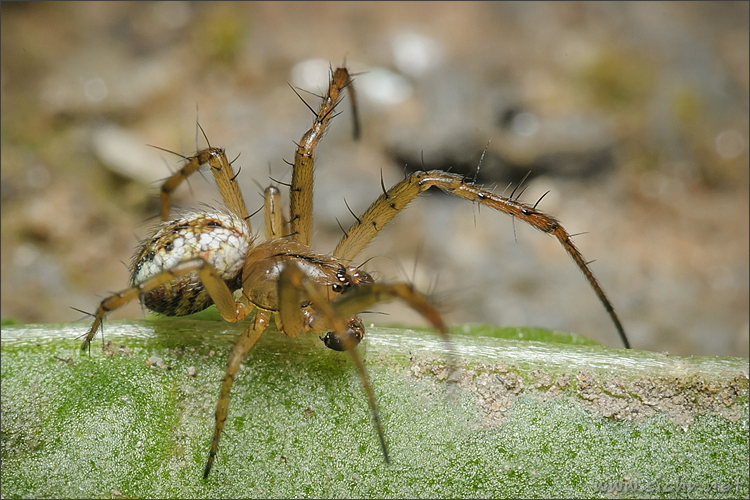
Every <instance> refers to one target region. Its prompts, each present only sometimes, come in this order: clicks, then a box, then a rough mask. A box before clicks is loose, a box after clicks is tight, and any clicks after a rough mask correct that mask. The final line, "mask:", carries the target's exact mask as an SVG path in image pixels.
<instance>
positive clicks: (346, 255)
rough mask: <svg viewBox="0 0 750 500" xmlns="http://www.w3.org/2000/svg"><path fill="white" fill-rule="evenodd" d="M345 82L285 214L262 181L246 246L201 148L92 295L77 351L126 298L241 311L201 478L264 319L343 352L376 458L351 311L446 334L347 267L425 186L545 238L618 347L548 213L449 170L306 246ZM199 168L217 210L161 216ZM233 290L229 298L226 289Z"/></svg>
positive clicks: (331, 93) (244, 222)
mask: <svg viewBox="0 0 750 500" xmlns="http://www.w3.org/2000/svg"><path fill="white" fill-rule="evenodd" d="M345 88H349V90H350V96H351V101H352V105H353V109H355V110H356V108H355V107H354V104H355V102H356V101H355V99H354V93H353V89H352V87H351V78H350V76H349V73H348V71H347V70H346V68H338V69H337V70H336V71H335V72H333V74H332V76H331V82H330V85H329V88H328V92H327V94H326V95H325V96H324V97H323V99H322V104H321V106H320V109H319V111H318V112H317V113H316V114H315V120H314V122H313V125H312V127H311V128H310V129H309V130H308V131H307V133H306V134H305V135H304V136H303V137H302V140H301V141H300V143H299V145H298V147H297V151H296V154H295V160H294V166H293V170H292V183H291V186H290V209H289V217H288V219H285V218H284V216H283V215H282V213H281V211H280V208H279V206H280V203H279V201H280V193H279V190H278V188H276V187H274V186H271V187H269V188H267V189H266V191H265V204H264V218H265V236H266V241H264V242H260V243H258V242H256V241H255V239H254V237H253V236H252V234H253V233H252V231H251V228H250V222H249V219H250V217H249V216H248V212H247V208H246V206H245V202H244V200H243V198H242V193H241V192H240V190H239V187H238V185H237V182H236V175H235V173H234V171H233V169H232V166H231V164H230V163H229V162H228V161H227V158H226V155H225V153H224V150H223V149H220V148H214V147H210V146H209V147H208V148H206V149H204V150H201V151H198V152H197V153H196V154H195V155H193V156H191V157H188V158H185V164H184V165H183V167H182V168H181V169H180V171H179V172H177V173H175V174H174V175H172V176H171V177H169V178H168V179H167V180H166V181H165V182H164V183H163V184H162V188H161V194H162V206H161V209H162V219H163V220H164V221H165V222H163V223H162V225H161V226H160V227H158V228H157V230H156V231H155V232H154V234H153V235H152V236H151V237H150V238H147V239H146V240H144V241H143V242H142V244H141V246H140V248H139V250H138V251H137V252H136V256H135V258H134V261H133V265H132V274H131V286H130V287H129V288H127V289H125V290H123V291H121V292H119V293H117V294H114V295H112V296H110V297H107V298H105V299H104V300H102V301H101V303H100V304H99V307H98V308H97V311H96V314H95V318H94V322H93V324H92V325H91V328H90V329H89V331H88V333H87V334H86V338H85V340H84V342H83V346H82V349H84V350H85V349H88V348H89V346H90V343H91V340H92V338H93V337H94V335H95V334H96V332H97V331H98V330H99V328H100V327H101V324H102V321H103V319H104V317H105V316H106V314H107V313H108V312H109V311H112V310H113V309H116V308H118V307H120V306H122V305H124V304H125V303H127V302H129V301H131V300H134V299H138V298H140V299H141V300H142V301H143V304H144V305H145V306H146V307H148V308H149V309H151V310H154V311H156V312H159V313H162V314H165V315H168V316H180V315H185V314H190V313H193V312H197V311H201V310H203V309H205V308H207V307H208V306H210V305H211V304H215V305H216V307H217V309H218V311H219V313H220V314H221V316H222V318H224V319H225V320H227V321H232V322H234V321H240V320H242V319H245V318H247V317H251V318H252V319H251V320H250V321H248V327H247V328H246V329H245V331H244V332H243V333H242V335H241V336H240V337H239V339H238V340H237V343H236V344H235V346H234V348H233V349H232V351H231V353H230V355H229V361H228V363H227V369H226V373H225V375H224V379H223V382H222V384H221V391H220V393H219V401H218V403H217V406H216V419H215V425H214V434H213V440H212V442H211V448H210V451H209V456H208V461H207V463H206V467H205V469H204V477H207V476H208V474H209V472H210V470H211V467H212V464H213V462H214V458H215V456H216V454H217V452H218V448H219V439H220V437H221V434H222V430H223V428H224V422H225V420H226V418H227V414H228V409H229V395H230V390H231V388H232V384H233V382H234V378H235V376H236V375H237V373H238V371H239V367H240V364H241V363H242V360H243V358H244V357H245V355H246V354H247V353H248V352H249V351H250V350H251V349H252V348H253V346H254V345H255V343H256V342H257V340H258V338H260V336H261V335H262V334H263V332H264V331H265V329H266V328H267V327H268V325H269V323H270V321H271V320H272V319H273V320H274V321H275V323H276V325H277V327H278V329H279V331H280V332H282V333H284V334H286V335H288V336H290V337H296V336H297V335H299V334H301V333H306V332H312V333H316V334H319V335H321V337H320V338H321V340H322V341H323V342H324V344H325V345H326V346H328V347H330V348H331V349H335V350H339V351H343V350H346V351H349V352H350V353H351V356H352V359H353V361H354V364H355V366H356V368H357V372H358V374H359V377H360V380H361V381H362V384H363V386H364V389H365V394H366V395H367V400H368V404H369V406H370V410H371V412H372V415H373V420H374V423H375V428H376V431H377V434H378V438H379V440H380V446H381V449H382V451H383V455H384V458H385V460H386V461H388V449H387V447H386V444H385V437H384V433H383V429H382V427H381V425H380V419H379V417H378V412H377V406H376V404H375V399H374V396H373V392H372V389H371V387H370V384H369V380H368V378H367V375H366V373H365V370H364V364H363V363H362V360H361V359H360V358H359V356H358V354H357V351H356V350H355V349H354V347H356V345H357V344H358V343H359V342H360V340H362V338H363V336H364V334H365V328H364V325H363V323H362V321H361V320H360V319H359V318H358V317H357V314H359V313H360V312H362V311H364V310H366V309H367V308H368V307H371V306H372V305H374V304H377V303H379V302H385V301H388V300H392V299H399V300H401V301H403V302H405V303H406V304H407V305H409V306H410V307H412V308H413V309H415V310H416V311H417V312H419V313H420V314H421V315H422V316H424V317H425V318H426V319H427V320H428V321H429V322H430V323H432V325H433V326H434V327H435V329H436V330H437V331H438V332H439V333H440V335H441V336H442V338H443V339H445V340H448V333H447V331H446V329H445V325H444V324H443V321H442V319H441V317H440V314H439V313H438V312H437V311H436V310H435V308H434V307H433V306H432V305H431V304H430V302H429V301H428V300H427V299H426V297H425V296H424V295H422V294H421V293H419V292H417V291H416V290H414V288H413V287H412V286H411V285H410V284H407V283H395V284H382V283H376V282H375V281H374V280H373V279H372V277H371V276H370V275H369V274H367V273H366V272H365V271H363V270H362V269H360V268H359V267H356V266H353V265H352V262H353V261H354V259H355V258H356V257H357V256H358V255H359V254H360V252H361V251H362V250H363V249H364V248H365V247H366V246H367V245H368V244H369V243H370V241H372V239H373V238H374V237H375V236H376V235H377V234H378V232H379V231H380V230H382V229H383V227H385V225H386V224H388V222H390V221H391V220H392V219H393V217H395V216H396V214H398V213H399V212H400V211H401V210H402V209H403V208H404V207H406V205H407V204H408V203H409V202H411V200H413V199H414V198H416V197H417V196H418V195H419V194H420V193H422V192H424V191H426V190H427V189H429V188H430V187H437V188H439V189H442V190H443V191H445V192H447V193H450V194H455V195H457V196H460V197H462V198H465V199H467V200H470V201H473V202H476V203H480V204H482V205H485V206H487V207H490V208H493V209H495V210H498V211H500V212H504V213H506V214H509V215H511V216H513V217H515V218H517V219H519V220H522V221H524V222H526V223H528V224H530V225H532V226H534V227H536V228H537V229H539V230H541V231H543V232H545V233H547V234H551V235H553V236H554V237H555V238H557V239H558V240H559V241H560V243H561V244H562V246H563V247H564V248H565V250H566V251H567V252H568V254H569V255H570V256H571V257H572V258H573V260H574V261H575V263H576V264H577V265H578V267H579V268H580V269H581V271H582V272H583V274H584V276H585V277H586V279H587V280H588V282H589V283H590V285H591V287H592V288H593V289H594V291H595V293H596V294H597V296H598V297H599V299H600V300H601V302H602V303H603V304H604V307H605V310H606V311H607V313H608V314H609V315H610V317H611V318H612V321H613V322H614V324H615V327H616V328H617V331H618V333H619V334H620V336H621V338H622V340H623V342H624V343H625V345H626V347H628V342H627V338H626V336H625V332H624V330H623V328H622V325H621V324H620V321H619V319H618V317H617V315H616V314H615V312H614V309H613V307H612V305H611V303H610V302H609V299H608V298H607V296H606V295H605V294H604V291H603V290H602V288H601V286H600V285H599V283H598V281H597V280H596V278H595V277H594V275H593V273H592V272H591V270H590V268H589V266H588V263H587V262H586V260H585V259H584V258H583V256H582V255H581V253H580V252H579V251H578V249H577V248H576V247H575V245H574V244H573V242H572V241H571V238H570V235H569V234H568V232H567V231H566V230H565V229H564V228H563V227H562V225H561V224H560V223H559V222H558V221H557V220H556V219H555V218H554V217H551V216H549V215H546V214H544V213H542V212H541V211H539V210H537V209H536V205H534V206H530V205H527V204H525V203H522V202H520V201H519V200H518V199H516V198H514V195H513V194H511V196H510V197H503V196H500V195H497V194H495V193H493V192H491V191H487V190H485V189H482V188H480V187H478V186H476V185H474V184H473V183H472V182H470V181H469V180H467V179H466V178H464V177H462V176H459V175H455V174H450V173H447V172H443V171H438V170H433V171H429V172H416V173H413V174H411V175H409V176H408V177H406V178H405V179H403V180H402V181H401V182H399V183H398V184H396V185H395V186H393V187H392V188H390V189H389V190H385V188H384V189H383V194H382V195H381V196H380V197H379V198H378V199H376V200H375V201H374V202H373V204H372V205H371V206H370V208H368V209H367V211H365V213H364V214H362V216H360V217H357V222H356V223H355V224H353V225H352V226H351V227H350V228H349V230H347V231H346V233H345V235H344V237H343V238H342V239H341V241H340V242H339V244H338V245H337V246H336V248H335V249H334V251H333V252H332V253H331V254H322V253H318V252H314V251H313V250H312V249H311V248H310V243H311V236H312V192H313V170H314V165H315V162H314V150H315V147H316V146H317V144H318V142H319V141H320V139H321V138H322V137H323V135H324V133H325V131H326V129H327V127H328V123H329V121H330V119H331V117H332V116H333V112H334V110H335V108H336V106H337V105H338V103H339V102H340V99H341V93H342V91H343V90H344V89H345ZM354 115H355V136H356V135H357V133H358V130H359V128H358V126H356V113H354ZM205 164H208V165H209V166H210V168H211V172H212V174H213V176H214V179H215V180H216V183H217V185H218V187H219V191H220V192H221V196H222V200H223V202H224V205H225V209H224V210H223V211H210V212H192V213H188V214H186V215H183V216H182V217H180V218H178V219H175V220H172V221H169V213H170V196H171V193H172V192H173V191H174V190H175V189H176V188H177V187H178V186H179V185H180V184H181V183H182V182H183V181H184V180H185V179H186V178H187V177H188V176H189V175H191V174H192V173H194V172H195V171H197V170H198V169H199V168H200V167H201V166H203V165H205ZM286 220H288V221H289V222H288V223H287V222H286ZM240 290H241V293H237V292H239V291H240ZM253 313H254V314H253ZM251 314H253V315H252V316H250V315H251Z"/></svg>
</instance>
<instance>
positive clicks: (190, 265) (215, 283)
mask: <svg viewBox="0 0 750 500" xmlns="http://www.w3.org/2000/svg"><path fill="white" fill-rule="evenodd" d="M194 271H195V272H197V273H198V276H199V277H200V279H201V282H202V283H203V286H205V287H206V290H208V293H209V294H210V295H211V298H212V299H213V301H214V303H215V304H216V307H217V308H218V310H219V314H221V317H222V318H223V319H224V320H226V321H229V322H232V323H234V322H236V321H240V320H241V319H244V318H245V317H247V315H248V314H249V313H250V312H252V309H253V306H251V305H249V304H248V303H247V302H246V301H244V296H243V298H241V299H240V300H239V301H235V300H234V297H233V296H232V291H231V290H230V289H229V287H228V286H227V284H226V283H225V282H224V280H223V279H222V278H221V276H219V274H218V273H217V272H216V270H215V269H214V268H213V267H212V266H211V264H209V263H208V262H206V261H205V260H203V259H201V258H199V259H190V260H186V261H184V262H180V263H179V264H177V265H176V266H174V267H173V268H171V269H169V270H166V271H162V272H160V273H158V274H156V275H154V276H152V277H150V278H149V279H147V280H145V281H143V282H142V283H138V284H137V285H133V286H131V287H129V288H126V289H125V290H122V291H120V292H118V293H115V294H113V295H110V296H109V297H106V298H105V299H104V300H102V301H101V302H100V303H99V307H97V308H96V313H95V317H94V322H93V324H92V325H91V328H90V329H89V331H88V333H87V334H86V338H85V339H84V341H83V344H82V345H81V350H82V351H86V350H88V349H90V346H91V340H92V339H93V338H94V335H96V332H97V331H98V330H99V328H101V326H102V321H103V320H104V316H106V315H107V313H109V312H111V311H114V310H115V309H118V308H120V307H122V306H124V305H125V304H127V303H128V302H130V301H131V300H134V299H137V298H139V297H140V296H141V295H143V294H146V293H148V292H150V291H151V290H154V289H156V288H158V287H160V286H162V285H164V284H165V283H169V282H170V281H172V280H174V279H175V278H178V277H180V276H183V275H186V274H189V273H192V272H194Z"/></svg>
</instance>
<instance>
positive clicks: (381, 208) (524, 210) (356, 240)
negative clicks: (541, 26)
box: [333, 170, 630, 348]
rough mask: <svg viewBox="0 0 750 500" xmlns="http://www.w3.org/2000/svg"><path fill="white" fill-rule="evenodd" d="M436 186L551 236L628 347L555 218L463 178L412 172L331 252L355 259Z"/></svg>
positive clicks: (609, 306) (438, 172)
mask: <svg viewBox="0 0 750 500" xmlns="http://www.w3.org/2000/svg"><path fill="white" fill-rule="evenodd" d="M432 186H435V187H437V188H440V189H442V190H443V191H445V192H446V193H450V194H455V195H456V196H460V197H461V198H465V199H467V200H470V201H473V202H476V203H479V204H482V205H485V206H487V207H490V208H493V209H495V210H498V211H500V212H503V213H506V214H508V215H510V216H511V217H515V218H517V219H520V220H522V221H524V222H526V223H528V224H530V225H532V226H534V227H535V228H537V229H539V230H540V231H542V232H544V233H547V234H551V235H553V236H554V237H555V238H557V240H558V241H559V242H560V244H562V246H563V248H565V250H566V251H567V252H568V254H569V255H570V256H571V257H572V258H573V260H574V261H575V263H576V265H578V268H579V269H580V270H581V272H583V274H584V276H585V277H586V279H587V280H588V282H589V284H590V285H591V287H592V288H593V289H594V292H595V293H596V296H597V297H599V300H600V301H601V302H602V304H603V305H604V309H605V310H606V311H607V313H608V314H609V316H610V318H611V319H612V322H613V323H614V324H615V328H617V332H618V333H619V335H620V338H621V339H622V342H623V344H625V347H627V348H630V343H629V342H628V338H627V335H625V330H624V329H623V327H622V324H621V323H620V319H619V318H618V317H617V314H616V313H615V310H614V308H613V307H612V303H611V302H610V301H609V299H608V298H607V295H606V294H605V293H604V290H603V289H602V287H601V286H600V285H599V282H598V281H597V279H596V278H595V277H594V273H593V272H592V271H591V268H589V266H588V263H587V261H586V259H584V258H583V255H582V254H581V252H580V251H579V250H578V248H576V246H575V245H574V244H573V240H572V239H571V237H570V234H568V232H567V231H566V230H565V228H563V227H562V225H561V224H560V222H559V221H558V220H557V219H555V218H554V217H552V216H550V215H547V214H545V213H543V212H541V211H539V210H537V209H536V206H531V205H527V204H525V203H522V202H520V201H518V200H516V199H514V198H512V197H510V198H506V197H504V196H500V195H497V194H495V193H493V192H491V191H487V190H484V189H481V188H479V187H477V186H475V185H474V184H471V183H469V182H466V179H465V178H464V177H462V176H459V175H456V174H451V173H448V172H443V171H441V170H431V171H429V172H415V173H413V174H411V175H409V176H408V177H407V178H405V179H404V180H402V181H401V182H399V183H398V184H396V185H395V186H393V187H392V188H391V189H389V190H388V191H386V192H385V193H383V194H382V195H380V197H379V198H378V199H377V200H375V202H374V203H373V204H372V205H371V206H370V208H368V209H367V211H366V212H365V213H364V214H363V215H362V216H361V217H360V218H359V219H358V220H357V222H356V223H354V224H353V225H352V227H351V228H349V230H348V231H347V232H346V234H345V235H344V237H343V238H342V239H341V241H340V242H339V244H338V246H336V249H335V250H334V252H333V256H334V257H335V258H337V259H341V260H343V261H346V262H349V261H351V260H352V259H353V258H354V257H356V256H357V255H358V254H359V253H360V252H361V251H362V249H364V248H365V247H366V246H367V244H368V243H370V241H371V240H372V239H373V238H374V237H375V235H377V234H378V232H380V230H381V229H383V228H384V227H385V225H386V224H388V223H389V222H390V221H391V220H392V219H393V218H394V217H395V216H396V214H397V213H399V212H400V211H401V210H403V209H404V207H406V205H408V204H409V202H411V201H412V200H413V199H414V198H416V197H417V196H418V195H419V194H420V193H422V192H424V191H426V190H427V189H429V188H430V187H432Z"/></svg>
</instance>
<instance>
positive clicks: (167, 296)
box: [131, 212, 253, 316]
mask: <svg viewBox="0 0 750 500" xmlns="http://www.w3.org/2000/svg"><path fill="white" fill-rule="evenodd" d="M252 240H253V238H252V236H251V235H250V233H249V230H248V228H247V225H246V224H245V222H244V221H243V220H242V219H240V218H239V217H237V216H235V215H232V214H229V213H223V212H215V213H197V212H196V213H191V214H187V215H185V216H183V217H181V218H179V219H177V220H174V221H170V222H166V223H164V224H163V225H161V226H160V227H159V228H158V229H157V231H156V232H155V233H154V235H153V236H151V237H150V238H147V239H146V240H144V241H143V243H142V244H141V246H140V248H139V250H138V252H137V253H136V255H135V258H134V259H133V265H132V274H131V282H132V284H133V285H139V284H141V283H143V282H144V281H146V280H148V279H150V278H152V277H154V276H156V275H158V274H160V273H163V272H168V271H169V270H170V269H172V268H174V267H175V266H176V265H178V264H180V263H181V262H186V261H189V260H194V259H199V258H202V259H203V260H204V261H205V262H207V263H208V264H210V265H211V266H212V267H213V268H214V269H215V270H216V271H217V272H218V274H219V275H220V276H221V277H222V278H223V279H224V281H226V282H227V285H228V286H229V288H230V289H232V290H236V289H238V288H240V286H241V282H240V281H241V280H240V279H239V277H240V270H241V269H242V264H243V262H244V260H245V257H246V256H247V254H248V252H249V250H250V247H251V245H252ZM142 301H143V304H144V305H145V306H146V307H148V308H149V309H151V310H152V311H156V312H159V313H162V314H166V315H167V316H182V315H185V314H192V313H194V312H198V311H202V310H203V309H205V308H207V307H208V306H210V305H211V304H212V300H211V297H210V296H209V295H208V292H207V291H206V290H205V289H204V287H203V285H202V283H201V281H200V279H199V278H198V275H197V273H195V272H193V273H190V274H187V275H184V276H179V277H176V278H175V279H173V280H171V281H169V282H168V283H166V284H164V285H162V286H160V287H158V288H155V289H154V290H151V291H149V292H147V293H145V294H144V295H143V296H142Z"/></svg>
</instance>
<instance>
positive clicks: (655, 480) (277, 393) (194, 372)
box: [0, 319, 748, 498]
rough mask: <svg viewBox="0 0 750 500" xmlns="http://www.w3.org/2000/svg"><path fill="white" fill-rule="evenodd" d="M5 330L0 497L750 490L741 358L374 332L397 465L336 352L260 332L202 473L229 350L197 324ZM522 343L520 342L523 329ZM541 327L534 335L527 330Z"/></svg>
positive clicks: (573, 342)
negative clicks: (87, 342)
mask: <svg viewBox="0 0 750 500" xmlns="http://www.w3.org/2000/svg"><path fill="white" fill-rule="evenodd" d="M105 327H106V329H105V340H106V341H107V342H108V343H107V344H106V345H105V349H102V342H101V340H100V339H99V338H97V340H96V341H95V342H94V344H93V348H92V350H91V353H90V354H86V355H82V354H80V353H79V351H78V347H79V345H80V340H78V339H76V337H77V336H79V335H81V334H82V333H84V332H85V331H86V328H87V325H85V324H83V323H78V324H76V323H72V324H65V325H26V326H3V330H2V469H0V473H1V474H2V476H1V483H0V486H1V487H2V496H3V497H4V498H17V497H38V498H49V497H73V498H75V497H104V498H107V497H119V496H124V497H164V498H168V497H172V498H185V497H196V498H197V497H214V498H224V497H227V498H241V497H334V498H337V497H349V498H356V497H365V498H366V497H401V498H403V497H412V498H423V497H441V498H442V497H480V498H481V497H529V498H533V497H613V496H616V497H618V498H622V497H625V498H629V497H664V498H675V497H676V498H692V497H715V498H732V497H747V496H748V481H747V470H748V390H747V387H748V384H747V373H748V360H747V359H746V358H728V357H726V358H719V357H688V358H685V357H673V356H667V355H664V354H659V353H651V352H645V351H627V350H623V349H612V348H608V347H603V346H599V345H596V344H595V343H593V342H591V341H587V340H586V339H583V338H581V337H577V336H568V335H566V334H562V333H559V332H546V331H544V330H535V329H519V328H510V329H498V328H493V327H478V326H477V327H473V326H466V327H460V328H457V329H455V330H454V336H453V340H454V347H453V349H452V352H453V353H454V354H455V358H456V362H455V364H456V370H455V371H451V370H449V369H447V368H446V359H447V357H448V356H447V354H446V353H447V352H448V350H447V349H446V347H445V345H444V344H443V343H441V342H440V341H439V340H438V339H437V338H436V335H435V334H433V333H430V332H424V331H415V330H404V329H395V328H371V329H369V331H368V338H367V339H366V340H365V341H364V342H363V343H362V345H361V346H360V353H361V354H362V355H363V357H364V359H365V362H366V365H367V369H368V373H369V375H370V378H371V381H372V384H373V387H374V390H375V393H376V397H377V399H378V404H379V407H380V412H381V418H382V420H383V425H384V427H385V432H386V439H387V442H388V445H389V451H390V454H391V464H390V465H386V464H385V463H384V461H383V457H382V454H381V451H380V448H379V445H378V441H377V437H376V435H375V432H374V429H373V426H372V422H371V417H370V414H369V411H368V408H367V404H366V400H365V397H364V395H363V393H362V390H361V387H360V383H359V380H358V378H357V376H356V372H355V370H354V368H353V365H352V363H351V361H350V360H349V358H348V356H347V355H346V354H345V353H337V352H334V351H330V350H328V349H326V348H325V347H324V346H323V345H322V343H321V342H320V341H319V340H317V339H316V338H315V337H314V336H306V337H301V338H298V339H288V338H286V337H284V336H282V335H280V334H278V333H277V332H268V334H267V335H264V337H263V338H262V339H261V340H260V342H259V344H258V346H257V347H256V349H255V350H254V351H253V352H251V353H250V355H249V356H248V358H247V359H246V361H245V363H244V366H243V369H242V370H241V372H240V376H239V377H238V378H237V381H236V383H235V386H234V389H233V392H232V402H231V407H230V415H229V419H228V420H227V426H226V430H225V433H224V436H223V438H222V441H221V445H220V449H219V455H218V457H217V461H216V463H215V464H214V469H213V471H212V473H211V476H210V477H209V479H208V480H203V479H202V471H203V466H204V464H205V459H206V455H207V452H208V446H209V443H210V439H211V433H212V429H213V412H214V408H215V404H216V399H217V396H218V390H219V382H220V380H221V377H222V375H223V372H224V365H225V363H226V357H227V354H228V351H229V348H230V347H231V345H232V344H233V342H234V339H235V338H236V337H237V336H238V335H239V333H240V332H241V330H242V328H243V326H242V325H231V324H228V323H223V322H215V321H205V320H197V319H187V320H144V321H130V322H118V321H111V322H107V323H106V325H105ZM519 338H522V340H518V339H519ZM529 339H532V340H529Z"/></svg>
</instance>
